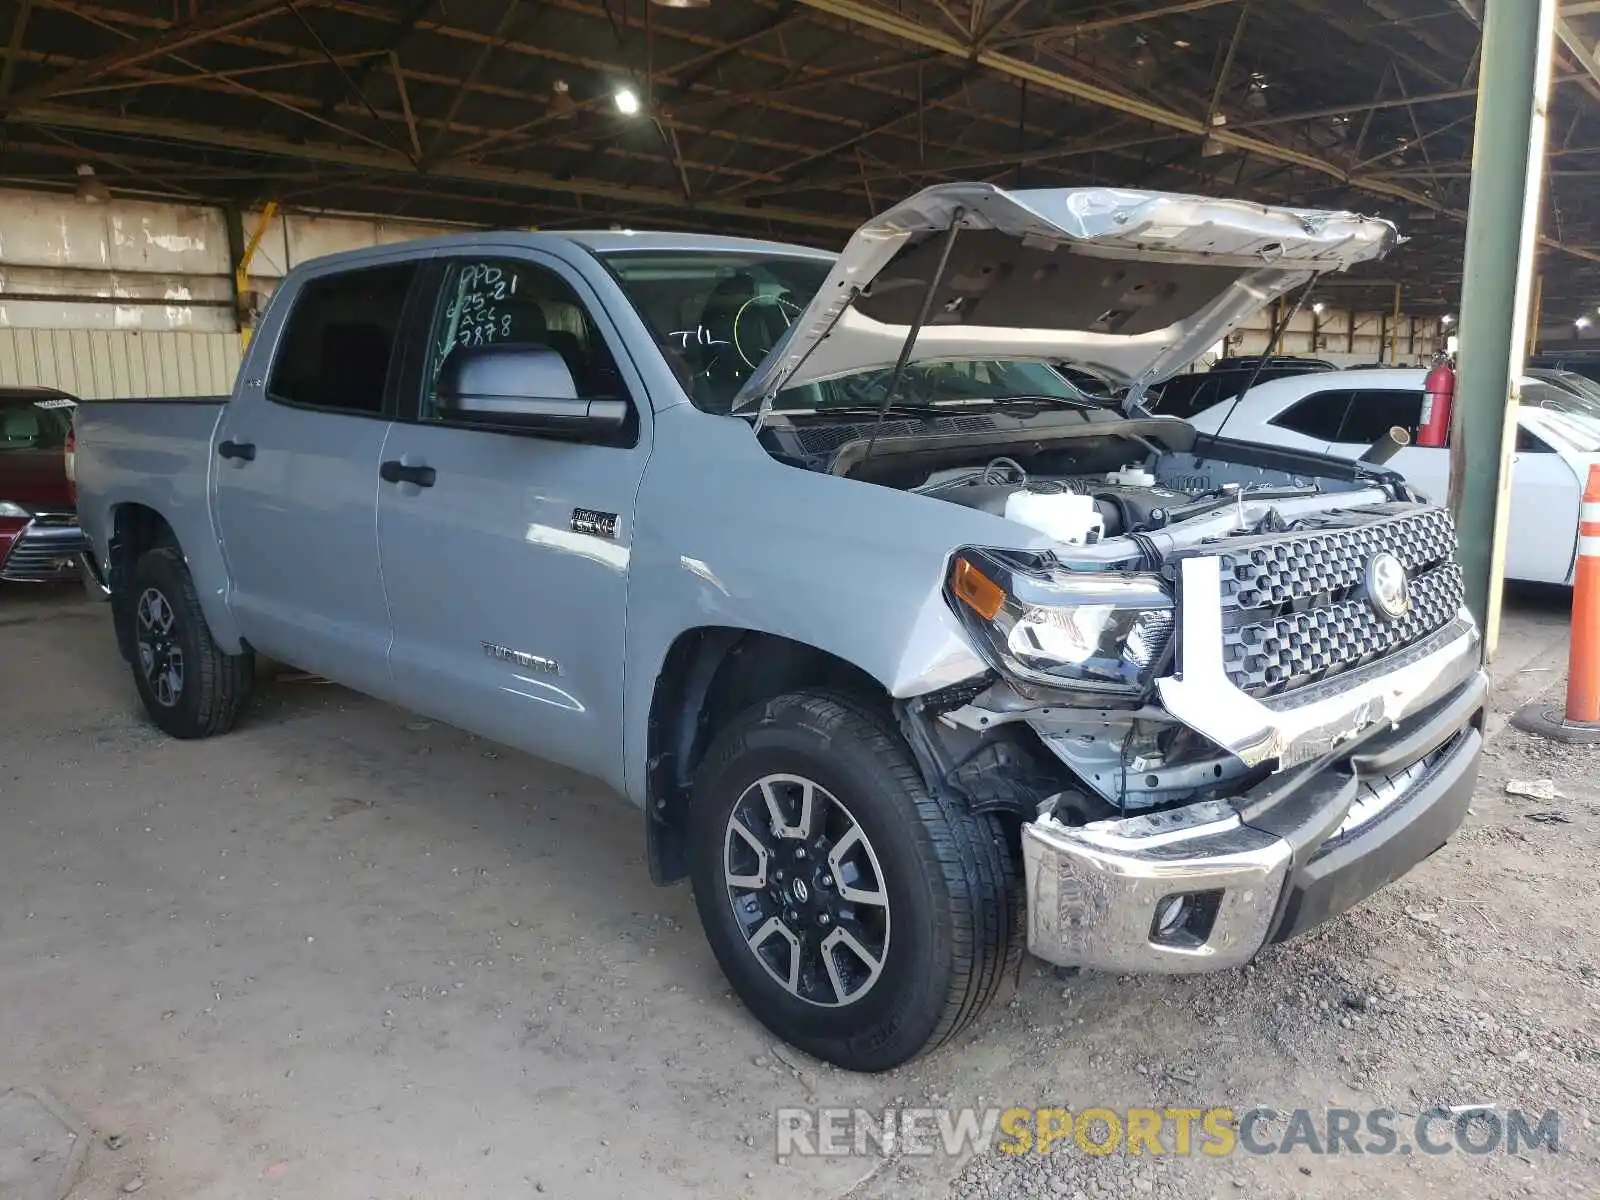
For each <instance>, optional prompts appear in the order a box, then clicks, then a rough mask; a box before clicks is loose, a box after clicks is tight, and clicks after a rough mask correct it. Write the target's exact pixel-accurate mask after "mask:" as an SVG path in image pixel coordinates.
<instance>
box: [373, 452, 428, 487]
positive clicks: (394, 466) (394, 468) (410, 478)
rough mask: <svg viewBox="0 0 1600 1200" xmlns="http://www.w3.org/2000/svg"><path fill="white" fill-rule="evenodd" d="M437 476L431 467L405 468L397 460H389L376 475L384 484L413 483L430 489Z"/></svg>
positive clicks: (403, 464)
mask: <svg viewBox="0 0 1600 1200" xmlns="http://www.w3.org/2000/svg"><path fill="white" fill-rule="evenodd" d="M438 474H439V473H438V472H437V471H435V470H434V469H433V468H432V467H412V466H407V465H406V464H405V463H403V462H401V461H400V460H399V459H397V458H391V459H389V460H388V461H387V462H385V463H384V464H383V465H382V466H380V467H379V468H378V475H379V476H380V477H381V478H382V479H383V481H384V482H385V483H414V484H416V485H417V486H418V487H432V486H433V481H434V480H435V479H436V478H438Z"/></svg>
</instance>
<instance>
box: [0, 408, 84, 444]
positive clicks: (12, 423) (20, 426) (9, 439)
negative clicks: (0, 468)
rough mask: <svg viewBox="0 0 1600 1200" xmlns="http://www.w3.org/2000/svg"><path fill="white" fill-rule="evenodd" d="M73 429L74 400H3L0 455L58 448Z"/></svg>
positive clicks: (0, 418)
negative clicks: (19, 451)
mask: <svg viewBox="0 0 1600 1200" xmlns="http://www.w3.org/2000/svg"><path fill="white" fill-rule="evenodd" d="M71 428H72V401H70V400H38V401H24V402H22V403H18V402H16V401H0V454H5V453H7V452H8V451H18V450H59V449H61V448H62V447H63V446H65V445H66V444H67V432H68V430H70V429H71Z"/></svg>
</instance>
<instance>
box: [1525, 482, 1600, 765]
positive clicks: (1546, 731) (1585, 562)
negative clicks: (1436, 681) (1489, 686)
mask: <svg viewBox="0 0 1600 1200" xmlns="http://www.w3.org/2000/svg"><path fill="white" fill-rule="evenodd" d="M1511 723H1512V724H1513V725H1515V726H1516V727H1517V728H1518V729H1521V730H1523V731H1524V732H1526V733H1537V734H1539V735H1540V736H1542V737H1547V738H1554V739H1556V740H1557V741H1561V742H1578V743H1583V744H1588V745H1593V744H1597V743H1600V466H1592V467H1590V468H1589V480H1588V482H1587V483H1586V484H1585V485H1584V488H1583V501H1582V503H1581V505H1580V506H1579V509H1578V560H1577V563H1576V564H1575V565H1574V566H1573V568H1572V645H1571V650H1570V651H1569V652H1568V657H1567V707H1566V711H1565V712H1564V713H1558V712H1557V711H1556V709H1555V707H1554V705H1550V704H1541V702H1540V701H1538V700H1535V701H1534V702H1533V703H1531V704H1525V705H1523V707H1522V708H1520V709H1519V710H1518V711H1517V713H1516V714H1515V715H1514V716H1513V717H1512V718H1511Z"/></svg>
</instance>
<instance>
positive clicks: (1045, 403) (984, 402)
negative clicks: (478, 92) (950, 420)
mask: <svg viewBox="0 0 1600 1200" xmlns="http://www.w3.org/2000/svg"><path fill="white" fill-rule="evenodd" d="M940 407H948V408H978V409H989V410H991V411H993V410H998V411H1000V412H1003V413H1008V414H1009V413H1022V412H1042V411H1044V410H1045V409H1049V408H1070V409H1072V410H1073V411H1075V412H1087V411H1088V410H1089V409H1093V408H1104V407H1105V405H1104V404H1100V403H1097V402H1095V401H1093V400H1090V399H1087V398H1086V397H1082V396H1052V395H1050V394H1049V393H1048V392H1039V393H1019V394H1017V395H1015V396H985V397H983V398H981V399H975V400H971V401H962V402H960V403H959V404H949V405H944V404H941V405H940Z"/></svg>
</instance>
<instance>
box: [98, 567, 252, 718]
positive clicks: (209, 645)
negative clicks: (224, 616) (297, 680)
mask: <svg viewBox="0 0 1600 1200" xmlns="http://www.w3.org/2000/svg"><path fill="white" fill-rule="evenodd" d="M129 595H130V597H131V603H130V604H129V606H128V607H129V609H130V618H129V619H130V621H131V624H132V627H133V647H134V656H133V681H134V685H135V686H136V687H137V688H138V689H139V698H140V699H141V700H142V701H144V707H145V711H146V712H147V713H149V714H150V719H151V720H152V721H154V722H155V723H156V724H157V725H158V726H160V727H161V729H162V730H163V731H164V732H166V733H169V734H171V735H172V736H173V737H178V738H202V737H211V736H212V735H213V734H218V733H226V732H227V731H228V730H229V729H232V728H233V725H234V722H235V721H237V720H238V719H239V714H240V712H242V711H243V710H244V706H245V703H246V701H248V700H249V698H250V685H251V682H252V679H253V676H254V670H253V668H254V662H253V659H252V657H251V655H250V654H249V653H244V654H228V653H226V652H224V651H223V650H222V648H221V647H219V646H218V645H217V643H216V641H215V640H214V639H213V638H212V636H211V629H210V627H209V626H207V625H206V618H205V614H204V612H202V611H201V609H200V598H199V596H198V595H197V594H196V592H195V588H194V580H193V579H191V578H190V576H189V568H188V566H187V565H186V564H185V563H184V561H183V555H182V554H181V553H179V551H178V548H177V547H176V546H173V545H170V544H169V545H163V546H156V547H154V548H153V549H150V550H147V551H145V553H144V554H142V555H141V556H140V558H139V561H138V562H137V563H136V564H135V566H134V569H133V577H132V580H131V586H130V587H129Z"/></svg>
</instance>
